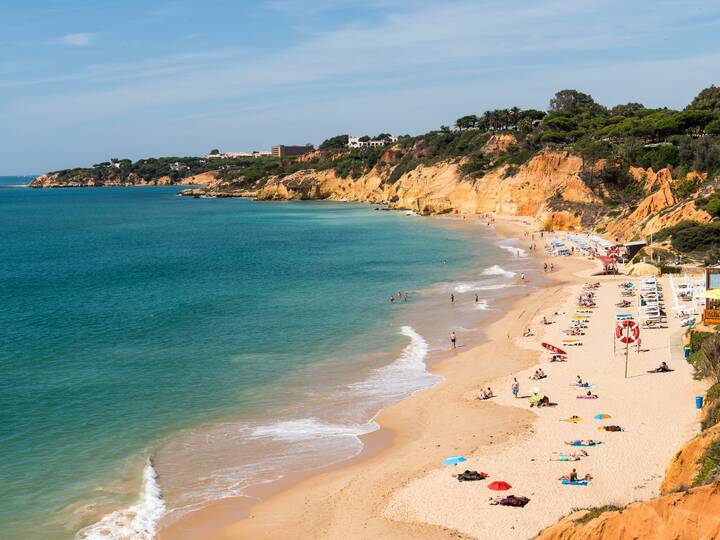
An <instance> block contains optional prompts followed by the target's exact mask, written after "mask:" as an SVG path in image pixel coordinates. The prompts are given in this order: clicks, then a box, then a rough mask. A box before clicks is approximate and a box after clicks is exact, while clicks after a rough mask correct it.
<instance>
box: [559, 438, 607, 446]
mask: <svg viewBox="0 0 720 540" xmlns="http://www.w3.org/2000/svg"><path fill="white" fill-rule="evenodd" d="M565 444H568V445H570V446H597V445H598V444H602V441H594V440H593V439H576V440H574V441H565Z"/></svg>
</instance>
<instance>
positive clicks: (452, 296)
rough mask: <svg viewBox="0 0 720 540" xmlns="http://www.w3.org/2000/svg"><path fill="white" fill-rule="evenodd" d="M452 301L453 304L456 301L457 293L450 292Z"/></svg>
mask: <svg viewBox="0 0 720 540" xmlns="http://www.w3.org/2000/svg"><path fill="white" fill-rule="evenodd" d="M450 303H451V304H454V303H455V294H454V293H450Z"/></svg>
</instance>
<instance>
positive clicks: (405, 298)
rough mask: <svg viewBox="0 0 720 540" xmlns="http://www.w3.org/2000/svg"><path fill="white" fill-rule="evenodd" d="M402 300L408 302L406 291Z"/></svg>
mask: <svg viewBox="0 0 720 540" xmlns="http://www.w3.org/2000/svg"><path fill="white" fill-rule="evenodd" d="M404 301H405V303H406V304H407V302H408V295H407V293H405V296H404Z"/></svg>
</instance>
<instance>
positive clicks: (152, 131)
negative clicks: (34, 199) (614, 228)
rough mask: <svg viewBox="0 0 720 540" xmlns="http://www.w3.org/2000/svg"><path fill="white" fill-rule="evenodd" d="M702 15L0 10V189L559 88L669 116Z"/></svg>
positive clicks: (323, 5) (677, 104)
mask: <svg viewBox="0 0 720 540" xmlns="http://www.w3.org/2000/svg"><path fill="white" fill-rule="evenodd" d="M718 36H720V2H717V1H714V0H705V1H699V0H683V1H682V2H678V1H677V0H672V1H671V0H632V1H631V0H622V1H621V0H586V1H584V0H574V1H560V0H504V1H499V0H446V1H425V0H404V1H403V0H305V1H301V0H258V1H253V2H251V1H243V0H235V1H232V0H203V1H199V0H198V1H193V0H172V1H170V0H155V1H150V0H147V1H139V0H116V1H109V0H42V1H41V0H0V175H2V174H5V175H20V174H38V173H42V172H46V171H48V170H55V169H59V168H66V167H74V166H89V165H92V164H94V163H97V162H101V161H105V160H107V159H109V158H112V157H118V158H130V159H133V160H135V159H139V158H143V157H153V156H171V155H172V156H186V155H202V154H204V153H206V152H207V151H209V150H210V149H213V148H218V149H220V150H223V151H242V150H265V149H269V148H270V147H271V146H272V145H275V144H305V143H313V144H316V145H317V144H319V143H320V142H322V141H323V140H324V139H325V138H327V137H330V136H333V135H336V134H341V133H349V134H358V135H361V134H371V135H373V134H377V133H380V132H390V133H393V134H398V135H402V134H418V133H423V132H426V131H428V130H431V129H436V128H438V127H439V126H440V125H443V124H446V125H452V124H453V122H454V120H455V119H456V118H458V117H460V116H462V115H465V114H477V113H481V112H482V111H484V110H486V109H493V108H502V107H511V106H519V107H523V108H530V107H532V108H539V109H546V108H547V104H548V101H549V99H550V97H551V96H552V94H553V93H554V92H556V91H557V90H561V89H564V88H575V89H578V90H581V91H584V92H587V93H590V94H591V95H592V96H593V97H594V98H595V99H596V100H597V101H598V102H600V103H603V104H605V105H609V106H612V105H615V104H617V103H625V102H628V101H639V102H641V103H643V104H645V105H646V106H648V107H659V106H669V107H673V108H682V107H684V106H685V105H686V104H687V103H689V102H690V101H691V100H692V98H693V97H694V96H695V95H696V94H697V93H698V91H699V90H700V89H702V88H704V87H706V86H709V85H710V84H720V39H718Z"/></svg>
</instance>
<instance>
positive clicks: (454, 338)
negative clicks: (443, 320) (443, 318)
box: [450, 332, 457, 349]
mask: <svg viewBox="0 0 720 540" xmlns="http://www.w3.org/2000/svg"><path fill="white" fill-rule="evenodd" d="M450 348H451V349H456V348H457V336H456V335H455V332H450Z"/></svg>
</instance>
